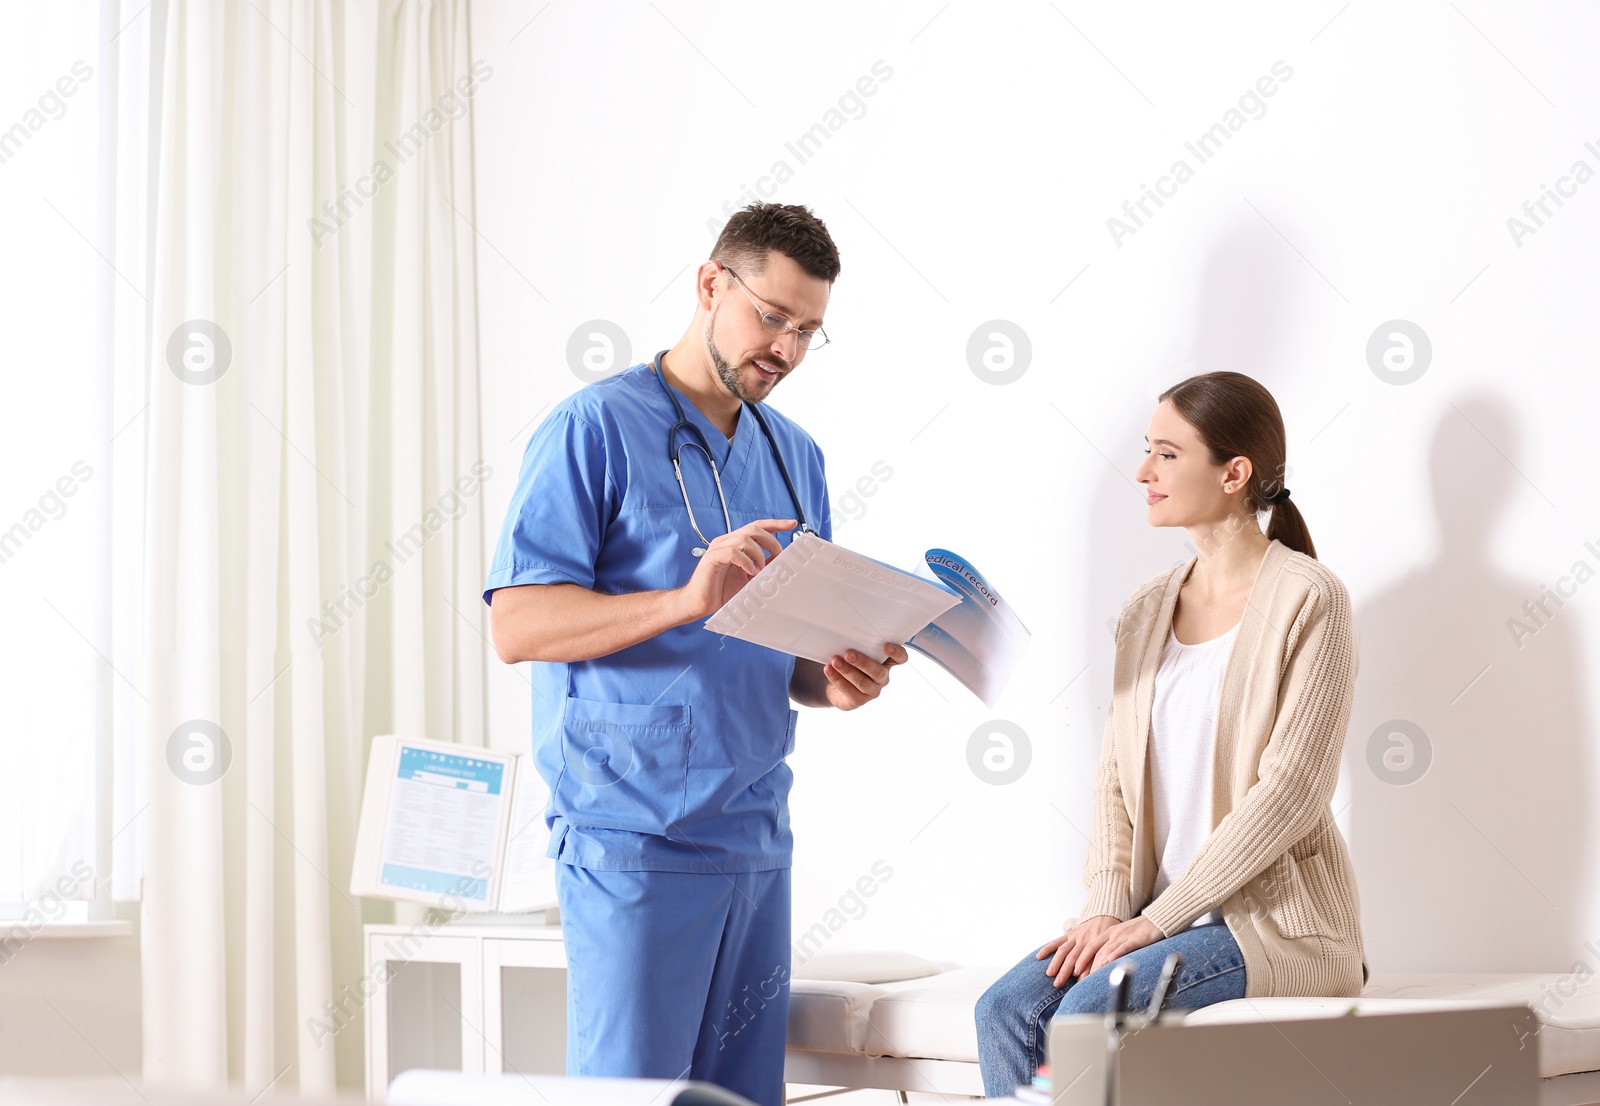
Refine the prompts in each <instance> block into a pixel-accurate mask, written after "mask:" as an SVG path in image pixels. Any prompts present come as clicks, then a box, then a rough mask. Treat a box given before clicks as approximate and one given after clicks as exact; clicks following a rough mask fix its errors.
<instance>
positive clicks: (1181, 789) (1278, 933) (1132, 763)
mask: <svg viewBox="0 0 1600 1106" xmlns="http://www.w3.org/2000/svg"><path fill="white" fill-rule="evenodd" d="M1146 441H1147V443H1148V448H1147V449H1146V451H1145V452H1146V453H1147V454H1148V457H1147V458H1146V460H1145V461H1144V463H1143V464H1141V465H1140V466H1139V471H1138V474H1137V476H1138V480H1139V482H1140V483H1141V484H1143V485H1145V488H1146V492H1147V501H1148V505H1149V506H1148V512H1149V514H1148V518H1149V521H1150V524H1151V525H1153V526H1182V527H1185V528H1186V529H1188V531H1189V534H1190V536H1191V537H1192V538H1193V540H1194V546H1195V548H1196V549H1197V550H1198V551H1199V552H1198V556H1197V557H1195V558H1194V559H1191V560H1189V561H1188V562H1186V563H1184V564H1181V565H1179V566H1177V567H1176V568H1173V569H1171V570H1169V571H1167V572H1163V573H1162V574H1160V575H1159V576H1157V577H1155V578H1154V579H1152V580H1150V581H1149V582H1148V583H1146V584H1144V585H1143V586H1142V587H1140V588H1139V589H1138V590H1137V591H1136V592H1134V594H1133V597H1132V598H1131V599H1130V600H1129V601H1128V603H1127V605H1126V606H1125V607H1124V608H1123V611H1122V615H1121V617H1120V618H1119V619H1118V621H1117V630H1116V663H1115V670H1114V672H1115V674H1114V679H1113V691H1112V699H1111V708H1110V710H1109V712H1108V716H1107V718H1106V731H1105V739H1104V743H1103V745H1102V748H1101V752H1100V762H1099V766H1098V768H1097V769H1096V772H1095V781H1094V798H1093V818H1094V828H1093V831H1092V835H1091V838H1092V839H1091V841H1090V844H1089V852H1088V860H1087V863H1086V865H1085V868H1084V882H1085V884H1086V885H1087V887H1088V891H1089V895H1088V901H1087V902H1086V903H1085V904H1084V906H1083V909H1082V912H1081V917H1082V920H1081V921H1080V922H1078V924H1077V925H1074V926H1073V927H1072V928H1070V929H1068V930H1067V932H1066V933H1064V934H1062V935H1061V936H1060V937H1055V938H1052V939H1051V940H1049V941H1047V942H1045V944H1044V945H1043V946H1042V947H1041V948H1039V949H1038V951H1036V952H1033V953H1030V954H1028V955H1027V956H1026V957H1024V958H1023V960H1022V962H1021V963H1020V964H1018V965H1017V966H1016V967H1015V968H1012V969H1011V971H1010V972H1008V973H1007V974H1006V975H1005V976H1003V977H1002V978H1001V979H1000V980H999V981H998V982H997V983H995V984H994V986H993V987H991V988H989V990H988V992H987V993H986V994H984V996H983V998H982V999H981V1000H979V1003H978V1010H977V1019H978V1053H979V1058H980V1060H981V1061H982V1069H983V1083H984V1089H985V1092H986V1093H987V1094H988V1095H989V1096H990V1097H997V1096H1000V1095H1006V1094H1010V1093H1011V1092H1012V1091H1013V1090H1015V1089H1016V1087H1017V1086H1018V1085H1019V1084H1023V1083H1027V1082H1029V1081H1030V1080H1031V1079H1032V1078H1033V1076H1034V1074H1035V1073H1036V1072H1037V1071H1038V1067H1039V1065H1040V1063H1042V1062H1043V1061H1044V1060H1045V1055H1044V1054H1045V1047H1046V1043H1047V1038H1048V1034H1049V1024H1050V1021H1051V1019H1052V1018H1053V1017H1055V1016H1056V1015H1057V1014H1084V1013H1105V1012H1108V1011H1109V1010H1110V1006H1111V992H1110V988H1109V986H1108V983H1107V976H1108V975H1109V973H1110V970H1111V968H1112V967H1113V966H1114V965H1116V964H1126V965H1128V966H1130V967H1131V968H1132V969H1133V973H1134V974H1133V980H1132V986H1131V989H1130V1008H1134V1009H1137V1008H1140V1007H1143V1006H1144V1005H1146V1004H1148V1002H1149V1000H1150V996H1151V992H1152V990H1153V988H1154V985H1155V983H1156V979H1157V976H1158V974H1159V972H1160V968H1161V965H1162V962H1163V961H1164V960H1165V959H1166V957H1167V954H1168V953H1171V952H1180V953H1182V954H1183V967H1182V970H1181V971H1180V972H1179V974H1178V976H1177V977H1176V979H1175V980H1174V981H1173V983H1172V987H1171V990H1170V992H1169V994H1170V999H1169V1002H1168V1006H1169V1007H1172V1008H1176V1009H1196V1008H1198V1007H1202V1006H1209V1005H1210V1004H1212V1003H1215V1002H1221V1001H1223V1000H1225V999H1234V998H1242V997H1255V996H1257V995H1328V996H1354V995H1358V994H1360V993H1361V988H1362V986H1363V985H1364V984H1365V982H1366V978H1367V965H1366V957H1365V954H1364V952H1363V949H1362V942H1361V922H1360V910H1359V906H1358V901H1357V897H1356V883H1355V874H1354V872H1353V870H1352V869H1351V866H1350V860H1349V854H1348V852H1347V850H1346V848H1345V843H1344V839H1343V837H1342V836H1341V835H1340V833H1339V829H1338V827H1337V826H1336V825H1335V824H1334V821H1333V814H1332V811H1331V810H1330V806H1329V800H1330V798H1331V797H1332V795H1333V789H1334V784H1335V782H1336V781H1337V779H1338V775H1339V757H1340V750H1341V748H1342V746H1343V744H1344V738H1345V727H1346V726H1347V724H1348V723H1349V719H1350V703H1351V698H1352V695H1353V692H1354V686H1355V676H1356V639H1355V631H1354V627H1353V626H1352V624H1351V617H1350V599H1349V596H1348V595H1347V594H1346V593H1345V589H1344V585H1343V584H1342V583H1340V582H1339V578H1338V577H1336V576H1335V575H1334V574H1333V573H1332V572H1329V571H1328V570H1327V569H1326V568H1325V567H1323V566H1322V564H1321V563H1319V562H1318V561H1317V560H1316V550H1315V548H1314V547H1313V546H1312V544H1311V535H1310V534H1309V533H1308V532H1307V531H1306V525H1305V522H1304V520H1303V519H1302V518H1301V517H1300V512H1299V511H1298V510H1297V509H1296V508H1295V505H1294V502H1293V500H1291V499H1290V498H1289V489H1288V488H1286V487H1284V486H1283V483H1282V474H1283V473H1284V472H1285V466H1284V458H1285V452H1286V446H1285V441H1284V431H1283V418H1282V416H1281V415H1280V414H1279V412H1278V405H1277V403H1276V402H1274V400H1273V398H1272V395H1271V393H1269V392H1268V391H1267V390H1266V389H1265V388H1263V387H1262V386H1261V385H1260V384H1258V383H1257V382H1256V381H1254V380H1252V379H1251V378H1250V377H1247V376H1243V375H1241V374H1239V373H1208V374H1206V375H1204V376H1196V377H1191V378H1190V379H1188V380H1185V381H1183V382H1182V383H1181V384H1178V385H1177V386H1175V387H1173V388H1171V389H1169V390H1168V391H1167V392H1165V393H1164V394H1163V395H1162V396H1161V402H1160V404H1159V406H1158V407H1157V408H1156V411H1155V414H1154V415H1153V416H1152V417H1151V419H1150V429H1149V433H1148V435H1147V436H1146ZM1269 510H1270V511H1271V519H1270V521H1269V523H1268V526H1267V532H1266V533H1265V534H1263V533H1262V532H1261V529H1260V526H1259V525H1258V524H1257V517H1258V514H1259V513H1260V512H1263V511H1269ZM1146 762H1148V764H1147V763H1146ZM1044 960H1048V963H1047V964H1041V963H1040V961H1044Z"/></svg>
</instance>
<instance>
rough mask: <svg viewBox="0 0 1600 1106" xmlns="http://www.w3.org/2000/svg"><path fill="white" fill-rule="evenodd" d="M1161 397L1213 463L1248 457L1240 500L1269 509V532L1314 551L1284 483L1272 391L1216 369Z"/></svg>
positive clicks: (1279, 420) (1284, 448)
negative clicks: (1196, 433)
mask: <svg viewBox="0 0 1600 1106" xmlns="http://www.w3.org/2000/svg"><path fill="white" fill-rule="evenodd" d="M1161 398H1162V399H1163V400H1170V401H1171V402H1172V406H1173V407H1174V408H1175V409H1176V410H1177V412H1178V414H1180V415H1182V416H1183V421H1184V422H1187V423H1188V424H1189V425H1190V426H1192V427H1194V428H1195V430H1197V431H1199V433H1200V440H1201V441H1203V442H1205V444H1206V446H1207V448H1209V449H1210V450H1211V460H1212V463H1213V464H1218V465H1225V464H1227V463H1228V462H1229V461H1231V460H1233V459H1234V458H1235V457H1248V458H1249V459H1250V465H1251V475H1250V486H1249V487H1248V488H1247V489H1246V492H1245V505H1246V506H1247V507H1249V508H1250V509H1251V510H1253V511H1264V510H1267V509H1268V508H1270V509H1271V510H1272V518H1271V520H1270V521H1269V522H1268V523H1267V537H1268V538H1275V539H1277V540H1278V541H1281V542H1282V543H1283V544H1284V545H1286V546H1288V547H1289V548H1290V549H1293V550H1294V551H1295V552H1297V553H1304V554H1305V555H1306V556H1308V557H1313V558H1314V557H1316V555H1317V547H1316V546H1314V545H1312V544H1311V531H1309V530H1307V529H1306V520H1305V519H1304V518H1302V517H1300V509H1299V508H1298V507H1296V506H1295V505H1294V500H1292V499H1290V498H1289V489H1288V488H1286V487H1285V486H1284V483H1283V481H1284V478H1285V474H1286V473H1287V472H1288V465H1287V463H1286V456H1287V453H1288V445H1287V443H1286V441H1285V437H1284V432H1283V414H1282V412H1280V411H1279V410H1278V401H1277V400H1275V399H1273V398H1272V393H1271V392H1269V391H1267V390H1266V389H1265V388H1264V387H1262V386H1261V384H1260V383H1258V382H1257V381H1255V380H1252V379H1251V378H1250V377H1248V376H1245V375H1244V374H1243V373H1232V372H1218V373H1204V374H1202V375H1200V376H1191V377H1190V378H1189V379H1188V380H1185V381H1182V382H1180V383H1178V384H1174V385H1173V386H1172V387H1170V388H1168V389H1167V390H1166V391H1165V392H1162V393H1161Z"/></svg>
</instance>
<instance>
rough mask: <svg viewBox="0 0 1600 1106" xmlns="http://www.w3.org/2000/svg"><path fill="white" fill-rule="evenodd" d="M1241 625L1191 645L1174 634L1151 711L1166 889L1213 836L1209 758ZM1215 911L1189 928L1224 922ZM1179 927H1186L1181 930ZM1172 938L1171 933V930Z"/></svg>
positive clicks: (1161, 877)
mask: <svg viewBox="0 0 1600 1106" xmlns="http://www.w3.org/2000/svg"><path fill="white" fill-rule="evenodd" d="M1238 633H1239V624H1238V623H1235V624H1234V626H1233V628H1232V629H1231V630H1229V631H1228V632H1227V633H1225V634H1223V635H1222V636H1221V637H1215V638H1212V639H1211V640H1210V641H1202V642H1198V643H1197V644H1194V645H1185V644H1183V643H1182V642H1181V641H1179V640H1178V638H1177V635H1176V634H1170V633H1169V634H1168V636H1167V644H1166V646H1165V647H1164V648H1163V649H1162V650H1161V667H1160V668H1159V669H1158V670H1157V671H1156V687H1155V701H1154V703H1153V704H1152V706H1151V711H1150V749H1149V755H1148V760H1149V763H1150V803H1151V811H1152V813H1153V815H1154V820H1155V834H1156V835H1155V851H1156V879H1155V884H1154V885H1153V887H1152V889H1151V892H1150V897H1151V898H1152V899H1154V898H1155V897H1156V896H1157V895H1159V894H1161V892H1163V891H1165V890H1166V889H1167V887H1168V886H1170V885H1171V883H1172V881H1173V880H1174V879H1176V878H1177V877H1178V876H1180V875H1182V874H1183V870H1184V869H1185V868H1187V867H1188V866H1189V862H1190V861H1191V860H1193V859H1194V855H1195V853H1197V852H1199V851H1200V846H1201V845H1203V844H1205V840H1206V838H1207V837H1209V836H1211V762H1212V751H1213V749H1214V747H1215V745H1216V725H1217V700H1218V699H1219V698H1220V697H1221V695H1222V672H1223V669H1224V668H1226V667H1227V664H1228V654H1229V653H1231V652H1232V651H1233V639H1234V638H1235V637H1237V636H1238ZM1222 920H1223V918H1222V911H1221V910H1220V909H1218V910H1210V911H1207V912H1206V913H1204V914H1202V915H1200V917H1198V918H1196V919H1195V920H1194V921H1193V922H1190V923H1189V926H1188V927H1186V928H1192V927H1194V926H1202V925H1210V924H1211V923H1213V922H1220V921H1222ZM1179 932H1182V931H1181V930H1180V931H1179ZM1167 936H1169V937H1170V936H1172V934H1170V933H1169V934H1167Z"/></svg>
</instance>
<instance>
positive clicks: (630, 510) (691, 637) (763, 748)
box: [483, 364, 832, 872]
mask: <svg viewBox="0 0 1600 1106" xmlns="http://www.w3.org/2000/svg"><path fill="white" fill-rule="evenodd" d="M674 390H675V391H676V389H674ZM677 394H678V401H679V403H681V404H682V405H683V409H684V413H685V415H686V417H687V418H688V419H689V420H690V421H691V422H693V423H694V424H695V425H697V426H699V428H700V431H701V433H702V434H704V435H705V437H706V441H707V442H708V443H710V445H711V449H712V452H713V453H714V454H715V455H716V458H717V466H718V468H719V469H720V470H721V473H722V490H723V493H724V494H725V495H726V496H727V500H728V514H729V516H730V517H731V519H732V522H733V527H734V528H735V529H738V528H739V527H740V526H744V525H746V524H747V523H750V522H754V521H755V520H756V519H761V518H793V517H794V503H793V501H792V500H791V499H790V498H789V493H788V491H787V489H785V487H784V484H783V478H782V476H780V475H779V472H778V465H777V462H776V461H775V460H774V459H773V456H772V450H771V448H770V447H769V446H768V444H767V440H766V436H765V435H764V434H762V432H761V428H760V426H758V425H757V424H756V421H755V419H754V418H752V417H751V416H750V413H749V412H748V411H745V410H743V409H741V410H740V413H739V422H738V426H737V428H736V430H735V433H734V437H733V440H732V442H729V440H728V439H727V438H726V437H724V436H723V434H722V432H721V431H720V430H718V429H717V428H716V427H715V426H713V425H712V423H711V421H710V420H709V419H707V418H706V417H705V415H703V414H702V413H701V412H700V410H699V408H697V407H695V405H694V404H693V403H692V402H690V400H689V399H688V397H687V396H685V395H684V394H683V393H682V392H678V393H677ZM761 409H762V412H763V413H764V414H765V415H766V417H767V422H768V423H769V424H770V425H771V427H772V432H773V435H774V436H775V437H776V438H777V441H778V446H779V448H780V449H782V451H783V459H784V462H785V463H786V464H787V465H788V468H789V474H790V477H791V478H792V479H793V480H794V485H795V492H796V494H797V495H798V496H799V497H800V502H801V504H802V505H804V507H805V511H806V517H807V520H808V521H809V522H810V524H811V525H812V526H813V527H815V528H816V529H817V531H818V532H819V533H820V534H821V535H822V536H823V537H825V538H827V537H831V534H832V527H831V525H830V520H829V517H828V516H829V507H828V491H827V485H826V482H825V478H824V473H823V460H822V451H821V450H820V449H818V448H817V444H816V443H815V442H813V441H812V440H811V436H810V435H809V434H807V433H806V432H805V431H804V430H802V429H800V427H798V426H796V425H795V424H794V423H793V422H791V421H790V420H789V419H787V418H785V417H784V416H783V415H781V414H779V413H778V412H777V411H774V410H773V409H772V408H771V407H770V406H767V405H765V404H763V405H762V408H761ZM676 421H677V415H676V414H675V412H674V411H673V409H672V404H671V403H670V402H669V401H668V399H667V396H666V393H665V392H664V391H663V390H662V387H661V380H660V379H659V378H658V377H657V376H656V375H655V374H654V372H653V371H652V370H651V368H650V366H649V365H644V364H641V365H635V366H633V367H632V368H629V369H626V370H624V371H622V372H620V373H617V374H616V375H614V376H610V377H607V378H606V379H605V380H602V381H600V382H598V383H596V384H591V385H590V386H588V387H586V388H584V389H582V390H581V391H579V392H577V393H575V394H573V395H571V396H569V397H568V398H567V399H565V400H564V401H562V402H561V403H560V404H559V405H558V406H557V407H556V409H555V410H554V411H552V412H551V413H550V415H549V416H548V417H547V418H546V419H545V420H544V422H543V423H542V424H540V426H539V428H538V429H537V430H535V431H534V433H533V437H532V438H531V439H530V440H529V442H528V447H527V451H526V452H525V453H524V455H523V459H522V471H521V474H520V475H519V476H518V478H517V488H516V491H515V492H514V493H513V494H512V497H511V504H510V507H509V509H508V510H507V512H506V520H505V525H504V526H503V527H502V529H501V532H500V541H499V544H498V546H497V547H496V549H495V554H494V560H493V562H492V563H491V565H490V569H489V578H488V582H487V583H486V584H485V585H484V593H483V598H484V601H485V602H486V603H492V602H493V596H492V593H493V591H494V589H496V588H503V587H510V586H515V585H521V584H558V583H569V584H577V585H579V586H581V587H585V588H591V589H593V590H594V591H598V592H601V593H604V594H624V593H628V592H636V591H650V590H656V589H665V588H676V587H681V586H682V585H683V584H685V583H687V582H688V580H689V577H690V576H691V575H692V574H693V572H694V568H695V565H696V564H698V563H699V562H698V561H697V560H696V558H695V557H694V556H693V555H692V554H691V552H690V551H691V550H692V549H694V548H695V547H696V546H698V545H700V541H699V539H698V538H697V537H696V536H695V533H694V530H693V529H692V528H691V527H690V525H689V516H688V512H687V511H685V510H684V506H683V494H682V493H681V492H680V491H679V489H678V482H677V480H676V478H675V477H674V476H673V473H672V463H671V461H670V460H669V459H668V454H667V433H668V430H669V429H670V428H671V426H672V424H673V423H674V422H676ZM679 437H680V440H684V439H685V437H686V436H685V435H682V434H681V433H680V436H679ZM683 480H684V484H685V485H686V486H687V488H688V492H689V499H690V502H692V503H693V504H694V514H695V519H696V520H697V521H698V522H699V524H700V529H701V530H703V531H705V534H706V536H707V537H709V538H715V537H717V536H719V535H721V534H722V533H724V532H725V528H724V525H723V521H722V507H721V504H720V501H719V500H718V498H717V493H716V486H715V484H713V482H712V478H711V468H710V466H709V465H708V464H707V463H706V462H705V460H704V458H702V457H701V456H700V454H699V453H698V452H697V451H695V450H693V449H686V450H684V453H683ZM792 534H793V532H792V531H790V532H788V533H782V534H779V535H777V537H778V541H779V542H780V543H782V544H783V545H785V546H787V545H788V543H789V540H790V538H791V536H792ZM530 668H531V670H530V673H529V674H530V676H531V677H532V682H533V747H534V758H535V762H536V764H537V766H538V769H539V774H540V775H541V776H543V777H544V780H545V782H546V784H548V785H549V787H550V793H551V798H550V805H549V807H548V808H547V809H546V811H545V819H546V821H547V822H548V824H549V826H550V851H549V855H550V856H552V857H557V858H559V859H560V860H562V861H564V862H566V863H572V864H577V865H580V866H582V867H585V868H597V869H605V870H611V871H665V872H753V871H764V870H767V869H772V868H787V867H789V864H790V860H791V857H792V854H793V836H792V834H791V832H790V829H789V788H790V786H791V784H792V783H793V780H794V775H793V773H792V772H791V771H790V770H789V767H788V765H787V764H786V763H784V758H785V757H787V756H788V755H789V753H791V752H793V751H794V737H795V733H794V731H795V720H796V718H797V717H798V714H797V712H795V711H794V710H792V709H790V706H789V677H790V675H791V674H792V673H793V671H794V658H793V657H792V656H790V655H789V654H787V653H780V652H778V651H776V650H773V649H768V648H765V647H764V646H759V645H752V644H750V643H749V642H744V641H739V640H737V639H735V638H727V637H723V636H722V635H720V634H715V633H712V632H710V631H708V630H706V629H705V628H704V626H703V624H702V622H701V621H700V620H696V621H694V622H690V623H688V624H687V625H684V626H679V627H677V628H675V629H672V630H668V631H667V632H665V633H663V634H660V635H658V636H657V637H654V638H651V639H649V640H648V641H642V642H640V643H639V644H637V645H634V646H631V647H629V648H627V649H623V650H621V651H620V652H616V653H612V654H611V655H610V656H606V657H599V658H596V659H594V660H588V661H575V662H571V663H566V662H548V661H535V662H533V663H532V665H531V666H530Z"/></svg>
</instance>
